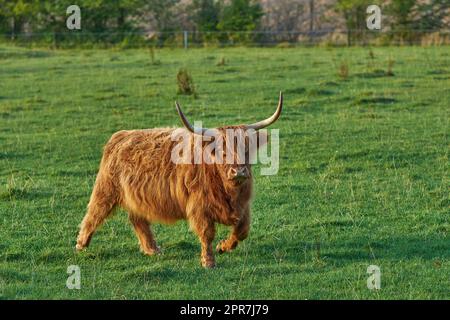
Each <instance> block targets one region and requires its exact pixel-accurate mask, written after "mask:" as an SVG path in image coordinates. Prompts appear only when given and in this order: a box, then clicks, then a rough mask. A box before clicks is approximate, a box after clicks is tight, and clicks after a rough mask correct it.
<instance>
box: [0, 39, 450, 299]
mask: <svg viewBox="0 0 450 320" xmlns="http://www.w3.org/2000/svg"><path fill="white" fill-rule="evenodd" d="M368 50H369V49H365V48H341V49H325V48H287V49H283V48H267V49H261V48H257V49H244V48H229V49H190V50H188V51H184V50H170V49H164V50H155V53H154V55H155V56H153V57H152V58H151V57H150V56H149V53H148V51H146V50H130V51H101V50H99V51H95V50H92V51H89V50H85V51H82V50H80V51H77V50H74V51H45V50H28V49H21V48H14V47H5V46H3V47H1V46H0V123H1V126H0V146H1V148H0V239H1V240H0V297H1V298H4V299H11V298H18V299H29V298H35V299H42V298H69V299H80V298H87V299H109V298H112V299H137V298H143V299H200V298H203V299H205V298H211V299H250V298H266V299H448V298H450V291H449V282H448V280H449V278H448V276H449V274H450V267H449V253H450V250H449V243H450V241H449V240H450V239H449V221H450V219H449V207H450V199H449V176H450V175H449V159H448V156H449V105H450V67H449V66H450V54H449V48H448V47H435V48H432V47H430V48H420V47H407V48H406V47H405V48H394V47H390V48H372V49H371V50H372V51H373V56H374V58H373V59H372V58H370V57H369V53H368ZM222 57H223V59H226V61H227V63H226V65H223V66H217V65H216V64H217V60H218V59H222ZM344 57H345V60H346V61H348V64H349V69H350V70H351V73H350V74H349V75H348V78H347V80H346V81H340V79H339V76H338V74H337V70H339V61H341V60H342V59H343V58H344ZM368 59H372V60H373V61H371V63H372V66H373V70H372V69H371V70H369V71H368V70H367V64H368ZM156 60H157V61H158V63H157V64H155V63H154V61H156ZM390 60H392V61H394V60H395V67H394V68H393V70H392V72H393V74H395V75H394V76H387V75H386V72H384V71H383V70H385V69H386V66H387V64H388V61H390ZM184 67H187V68H188V70H189V72H190V73H191V74H192V77H193V78H194V79H195V83H196V89H197V91H198V93H199V97H198V98H197V99H195V98H194V97H192V96H178V95H177V83H176V74H177V71H178V70H179V69H180V68H184ZM379 70H382V71H383V72H378V71H379ZM279 90H283V91H284V92H285V109H284V113H283V115H282V116H281V118H280V120H279V121H278V122H277V123H276V125H274V126H273V128H279V129H280V140H281V141H280V144H281V145H280V171H279V173H278V175H275V176H260V175H259V174H256V177H255V189H256V190H255V199H254V202H253V206H252V212H253V213H252V214H253V215H252V219H253V221H252V229H251V233H250V236H249V238H248V239H247V240H246V241H244V242H243V243H241V244H240V246H239V247H238V248H237V249H236V250H235V251H234V252H232V253H230V254H224V255H220V256H217V263H218V267H217V268H216V269H214V270H204V269H202V268H201V267H200V265H199V253H200V249H199V244H198V240H197V239H196V237H195V236H194V234H193V233H191V232H190V231H189V229H188V227H187V225H186V224H185V223H184V222H179V223H177V224H175V225H173V226H164V225H156V226H154V231H155V234H156V237H157V240H158V243H159V244H160V245H161V247H162V248H163V250H164V253H163V254H162V255H161V256H157V257H147V256H144V255H142V254H141V253H140V252H139V249H138V243H137V239H136V238H135V235H134V233H133V231H132V229H131V226H130V225H129V223H128V222H127V218H126V214H124V213H123V212H122V211H119V212H117V213H116V215H115V217H114V218H112V219H110V220H108V221H107V223H106V224H105V225H103V227H102V228H101V229H100V230H99V231H98V233H96V234H95V236H94V238H93V241H92V243H91V246H90V247H89V249H88V250H87V251H86V252H82V253H79V254H77V253H76V252H75V250H74V247H75V239H76V235H77V231H78V224H79V223H80V222H81V219H82V218H83V216H84V214H85V208H86V205H87V202H88V199H89V196H90V192H91V188H92V185H93V182H94V179H95V175H96V170H97V168H98V164H99V161H100V157H101V151H102V146H103V145H104V143H105V142H106V141H107V140H108V139H109V137H110V136H111V134H112V133H113V132H115V131H118V130H121V129H135V128H151V127H163V126H180V121H179V119H178V116H177V114H176V112H175V108H174V101H175V99H179V100H180V102H181V103H182V105H183V106H184V110H185V112H186V113H187V114H188V115H189V117H190V119H192V120H202V121H203V123H204V124H205V125H206V126H209V127H213V126H219V125H224V124H238V123H246V122H255V121H256V120H260V119H262V118H264V117H267V116H268V115H270V114H271V113H272V112H273V111H274V109H275V107H276V102H277V95H278V91H279ZM255 172H256V173H258V172H259V167H258V166H257V167H256V168H255ZM227 233H228V230H227V228H226V227H220V228H219V232H218V235H217V237H216V242H217V241H219V240H220V239H222V238H224V237H225V236H226V235H227ZM216 242H215V243H216ZM72 264H76V265H79V266H80V268H81V275H82V279H81V290H68V289H67V288H66V285H65V284H66V279H67V277H68V274H67V273H66V270H67V267H68V266H69V265H72ZM372 264H373V265H377V266H379V267H380V268H381V289H380V290H375V291H372V290H368V289H367V285H366V281H367V277H368V276H369V275H368V274H367V273H366V272H367V267H368V266H369V265H372Z"/></svg>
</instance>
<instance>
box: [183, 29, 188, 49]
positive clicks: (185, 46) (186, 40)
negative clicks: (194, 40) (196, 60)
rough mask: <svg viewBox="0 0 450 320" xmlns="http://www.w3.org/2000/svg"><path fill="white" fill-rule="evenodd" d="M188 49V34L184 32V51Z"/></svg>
mask: <svg viewBox="0 0 450 320" xmlns="http://www.w3.org/2000/svg"><path fill="white" fill-rule="evenodd" d="M187 48H188V32H187V31H186V30H184V49H187Z"/></svg>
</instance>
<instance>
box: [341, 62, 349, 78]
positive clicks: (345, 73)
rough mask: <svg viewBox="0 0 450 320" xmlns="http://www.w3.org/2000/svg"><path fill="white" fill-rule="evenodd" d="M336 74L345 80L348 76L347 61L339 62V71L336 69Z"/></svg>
mask: <svg viewBox="0 0 450 320" xmlns="http://www.w3.org/2000/svg"><path fill="white" fill-rule="evenodd" d="M338 76H339V78H340V79H341V80H347V79H348V76H349V67H348V63H347V62H345V61H342V62H341V64H340V65H339V71H338Z"/></svg>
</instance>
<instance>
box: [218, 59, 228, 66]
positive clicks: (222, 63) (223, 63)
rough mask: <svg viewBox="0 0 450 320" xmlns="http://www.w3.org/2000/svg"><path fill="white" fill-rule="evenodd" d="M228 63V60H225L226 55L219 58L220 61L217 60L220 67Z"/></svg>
mask: <svg viewBox="0 0 450 320" xmlns="http://www.w3.org/2000/svg"><path fill="white" fill-rule="evenodd" d="M226 64H227V61H226V60H225V58H224V57H221V58H220V59H219V61H217V64H216V65H217V66H219V67H222V66H224V65H226Z"/></svg>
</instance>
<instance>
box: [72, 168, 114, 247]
mask: <svg viewBox="0 0 450 320" xmlns="http://www.w3.org/2000/svg"><path fill="white" fill-rule="evenodd" d="M116 204H117V195H116V193H115V191H114V188H113V187H112V184H111V183H109V181H107V180H105V179H103V178H102V177H99V178H97V181H96V182H95V186H94V190H93V191H92V195H91V199H90V201H89V205H88V210H87V213H86V215H85V216H84V218H83V221H82V222H81V227H80V233H79V234H78V238H77V245H76V249H77V250H82V249H83V248H85V247H87V246H88V245H89V242H90V241H91V238H92V235H93V234H94V232H95V230H97V228H98V227H99V226H100V225H101V224H102V223H103V222H104V221H105V219H106V218H107V217H108V216H109V215H110V214H111V212H112V211H113V209H114V208H115V206H116Z"/></svg>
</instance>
